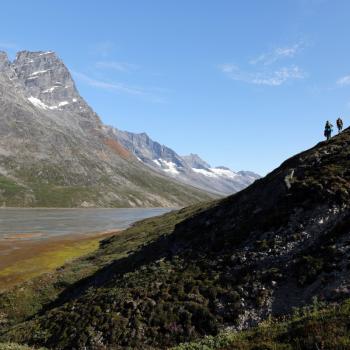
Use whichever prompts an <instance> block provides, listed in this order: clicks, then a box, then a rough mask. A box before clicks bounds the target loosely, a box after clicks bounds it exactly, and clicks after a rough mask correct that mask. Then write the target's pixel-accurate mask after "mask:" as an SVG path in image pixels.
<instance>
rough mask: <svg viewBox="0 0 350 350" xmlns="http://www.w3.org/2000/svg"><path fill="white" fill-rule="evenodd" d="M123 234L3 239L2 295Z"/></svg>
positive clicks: (116, 231) (0, 253) (0, 244)
mask: <svg viewBox="0 0 350 350" xmlns="http://www.w3.org/2000/svg"><path fill="white" fill-rule="evenodd" d="M123 231H124V229H114V230H108V231H101V232H97V233H76V234H69V235H61V236H54V237H51V238H48V239H28V238H30V237H20V238H17V239H0V292H3V291H4V290H7V289H9V288H11V287H13V286H15V285H17V284H19V283H22V282H25V281H27V280H29V279H32V278H34V277H37V276H39V275H41V274H43V273H47V272H50V271H54V270H55V269H57V268H59V267H61V266H62V265H64V264H65V263H67V262H69V261H71V260H74V259H77V258H80V257H82V256H84V255H87V254H89V253H92V252H93V251H95V250H97V249H98V248H99V245H100V241H101V240H103V239H105V238H108V237H111V236H114V235H116V234H120V233H121V232H123ZM25 236H27V235H25ZM29 236H30V234H29Z"/></svg>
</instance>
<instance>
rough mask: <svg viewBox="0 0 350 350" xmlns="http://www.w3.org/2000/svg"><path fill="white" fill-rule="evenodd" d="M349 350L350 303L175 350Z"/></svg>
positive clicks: (312, 310)
mask: <svg viewBox="0 0 350 350" xmlns="http://www.w3.org/2000/svg"><path fill="white" fill-rule="evenodd" d="M293 349H297V350H317V349H322V350H348V349H350V299H349V300H347V301H346V302H344V303H343V304H341V305H330V306H324V305H318V304H317V302H315V304H314V305H312V306H310V307H306V308H303V309H300V310H295V314H294V315H293V316H291V317H290V318H289V319H287V320H282V321H281V320H278V319H275V320H269V321H265V322H262V323H261V324H260V325H259V327H255V328H253V329H251V330H249V331H243V332H238V333H233V332H226V333H222V334H220V335H218V336H216V337H207V338H205V339H203V340H202V341H199V342H193V343H187V344H181V345H179V346H176V347H174V348H173V349H172V350H293Z"/></svg>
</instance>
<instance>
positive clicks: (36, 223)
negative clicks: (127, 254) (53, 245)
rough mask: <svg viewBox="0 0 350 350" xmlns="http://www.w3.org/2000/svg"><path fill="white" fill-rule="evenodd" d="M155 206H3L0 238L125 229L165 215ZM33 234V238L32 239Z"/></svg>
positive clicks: (0, 211) (0, 217)
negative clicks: (30, 207)
mask: <svg viewBox="0 0 350 350" xmlns="http://www.w3.org/2000/svg"><path fill="white" fill-rule="evenodd" d="M168 211H170V210H169V209H164V208H152V209H144V208H142V209H141V208H138V209H17V208H16V209H13V208H11V209H7V208H1V209H0V239H1V238H7V237H11V236H12V235H22V234H23V235H26V234H28V236H29V235H30V234H33V237H34V236H36V235H37V236H38V237H39V236H40V237H41V238H44V237H51V236H58V235H65V234H75V233H97V232H102V231H109V230H113V229H123V228H126V227H128V226H130V225H131V224H132V223H134V222H136V221H139V220H142V219H145V218H148V217H152V216H157V215H161V214H164V213H166V212H168ZM33 237H32V238H33Z"/></svg>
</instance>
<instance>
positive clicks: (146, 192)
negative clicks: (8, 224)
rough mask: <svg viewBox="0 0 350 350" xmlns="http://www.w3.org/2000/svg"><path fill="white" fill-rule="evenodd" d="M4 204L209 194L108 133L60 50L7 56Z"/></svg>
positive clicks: (174, 199) (0, 174) (1, 132)
mask: <svg viewBox="0 0 350 350" xmlns="http://www.w3.org/2000/svg"><path fill="white" fill-rule="evenodd" d="M0 106H1V110H0V111H1V113H0V204H2V205H6V206H54V207H56V206H58V207H60V206H61V207H76V206H123V207H130V206H178V205H180V206H182V205H184V204H188V203H193V202H195V201H198V200H202V199H207V198H209V197H208V195H207V194H205V193H203V192H202V191H199V190H195V189H194V188H190V187H186V186H184V185H181V184H179V183H177V182H174V181H171V180H169V179H167V178H166V177H165V176H162V175H160V174H158V173H156V172H154V171H152V170H151V169H149V168H148V167H146V166H144V165H143V164H142V163H140V162H138V161H137V159H136V158H135V157H134V156H133V155H132V154H131V153H130V152H129V151H128V150H126V149H125V147H123V146H122V145H121V144H120V143H119V142H118V141H117V140H114V139H111V138H109V137H108V135H106V133H105V131H104V129H103V124H102V123H101V121H100V119H99V117H98V116H97V115H96V113H95V112H94V111H93V110H92V109H91V108H90V107H89V106H88V104H87V103H86V102H85V101H84V99H83V98H82V97H81V96H80V95H79V93H78V91H77V89H76V87H75V84H74V81H73V79H72V77H71V75H70V73H69V71H68V69H67V68H66V67H65V65H64V64H63V62H62V61H61V60H60V59H59V58H58V57H57V55H56V54H55V53H53V52H27V51H22V52H19V53H18V54H17V57H16V59H15V60H14V61H13V62H10V61H9V60H8V58H7V56H6V54H5V53H1V54H0Z"/></svg>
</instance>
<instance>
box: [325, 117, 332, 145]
mask: <svg viewBox="0 0 350 350" xmlns="http://www.w3.org/2000/svg"><path fill="white" fill-rule="evenodd" d="M332 131H333V125H332V124H331V123H330V122H329V121H328V120H327V122H326V126H325V127H324V136H325V137H327V141H328V140H329V139H330V138H331V137H332Z"/></svg>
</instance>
